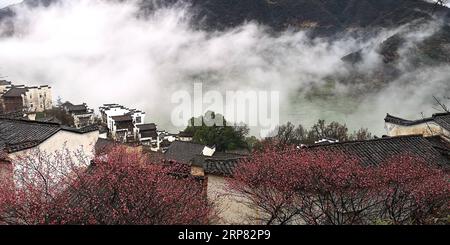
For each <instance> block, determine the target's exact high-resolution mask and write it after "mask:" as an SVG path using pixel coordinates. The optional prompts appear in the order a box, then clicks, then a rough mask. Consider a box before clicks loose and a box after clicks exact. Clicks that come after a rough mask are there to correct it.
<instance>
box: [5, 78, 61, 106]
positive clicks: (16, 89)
mask: <svg viewBox="0 0 450 245" xmlns="http://www.w3.org/2000/svg"><path fill="white" fill-rule="evenodd" d="M0 94H1V102H2V106H1V107H2V112H3V113H4V114H8V113H15V112H23V113H25V114H35V113H39V112H44V111H46V110H49V109H52V107H53V102H52V89H51V87H50V86H47V85H42V86H33V87H27V86H24V85H18V86H15V85H11V83H10V82H5V81H2V82H0Z"/></svg>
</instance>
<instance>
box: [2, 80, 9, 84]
mask: <svg viewBox="0 0 450 245" xmlns="http://www.w3.org/2000/svg"><path fill="white" fill-rule="evenodd" d="M0 85H11V82H10V81H7V80H0Z"/></svg>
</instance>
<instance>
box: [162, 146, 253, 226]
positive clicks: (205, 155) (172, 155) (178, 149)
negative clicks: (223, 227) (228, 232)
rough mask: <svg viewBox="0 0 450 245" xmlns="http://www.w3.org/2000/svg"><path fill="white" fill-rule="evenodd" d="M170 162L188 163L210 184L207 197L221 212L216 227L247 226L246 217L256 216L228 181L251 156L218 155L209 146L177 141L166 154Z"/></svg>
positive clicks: (192, 171) (236, 154)
mask: <svg viewBox="0 0 450 245" xmlns="http://www.w3.org/2000/svg"><path fill="white" fill-rule="evenodd" d="M164 157H165V159H166V160H170V161H174V162H178V163H183V164H187V165H189V166H190V167H191V174H192V175H193V176H196V177H200V178H203V179H204V180H205V181H206V190H207V197H208V199H209V200H211V201H212V202H213V203H214V204H215V208H216V209H217V211H218V217H217V220H212V221H211V223H213V224H247V223H248V221H247V220H246V219H245V217H246V216H247V215H248V214H253V215H254V214H255V213H254V211H253V210H251V209H249V208H248V207H247V206H246V205H245V204H244V201H243V200H242V198H241V197H240V196H239V195H237V194H236V193H231V192H230V191H229V188H227V185H226V183H227V178H229V177H232V174H233V171H234V169H235V166H236V165H237V163H238V162H239V161H240V160H241V159H244V158H246V157H248V155H247V154H238V153H227V152H217V151H216V149H215V147H209V146H205V145H202V144H195V143H192V142H184V141H175V142H173V143H172V144H171V145H170V146H169V148H168V150H167V151H166V152H165V154H164Z"/></svg>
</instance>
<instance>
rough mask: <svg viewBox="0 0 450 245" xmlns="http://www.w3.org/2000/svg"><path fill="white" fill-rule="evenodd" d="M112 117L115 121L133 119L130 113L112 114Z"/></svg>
mask: <svg viewBox="0 0 450 245" xmlns="http://www.w3.org/2000/svg"><path fill="white" fill-rule="evenodd" d="M112 119H113V120H114V121H116V122H126V121H133V118H132V117H131V115H122V116H113V117H112Z"/></svg>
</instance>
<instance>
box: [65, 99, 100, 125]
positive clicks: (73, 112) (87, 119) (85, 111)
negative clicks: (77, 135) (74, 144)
mask: <svg viewBox="0 0 450 245" xmlns="http://www.w3.org/2000/svg"><path fill="white" fill-rule="evenodd" d="M61 107H62V109H63V110H64V111H65V112H66V113H67V114H68V115H70V116H71V118H72V119H73V125H74V126H75V127H76V128H84V127H87V126H89V125H93V124H94V123H95V116H94V110H92V109H89V108H88V106H87V105H86V103H83V104H80V105H74V104H72V103H70V102H65V103H64V104H62V105H61Z"/></svg>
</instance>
